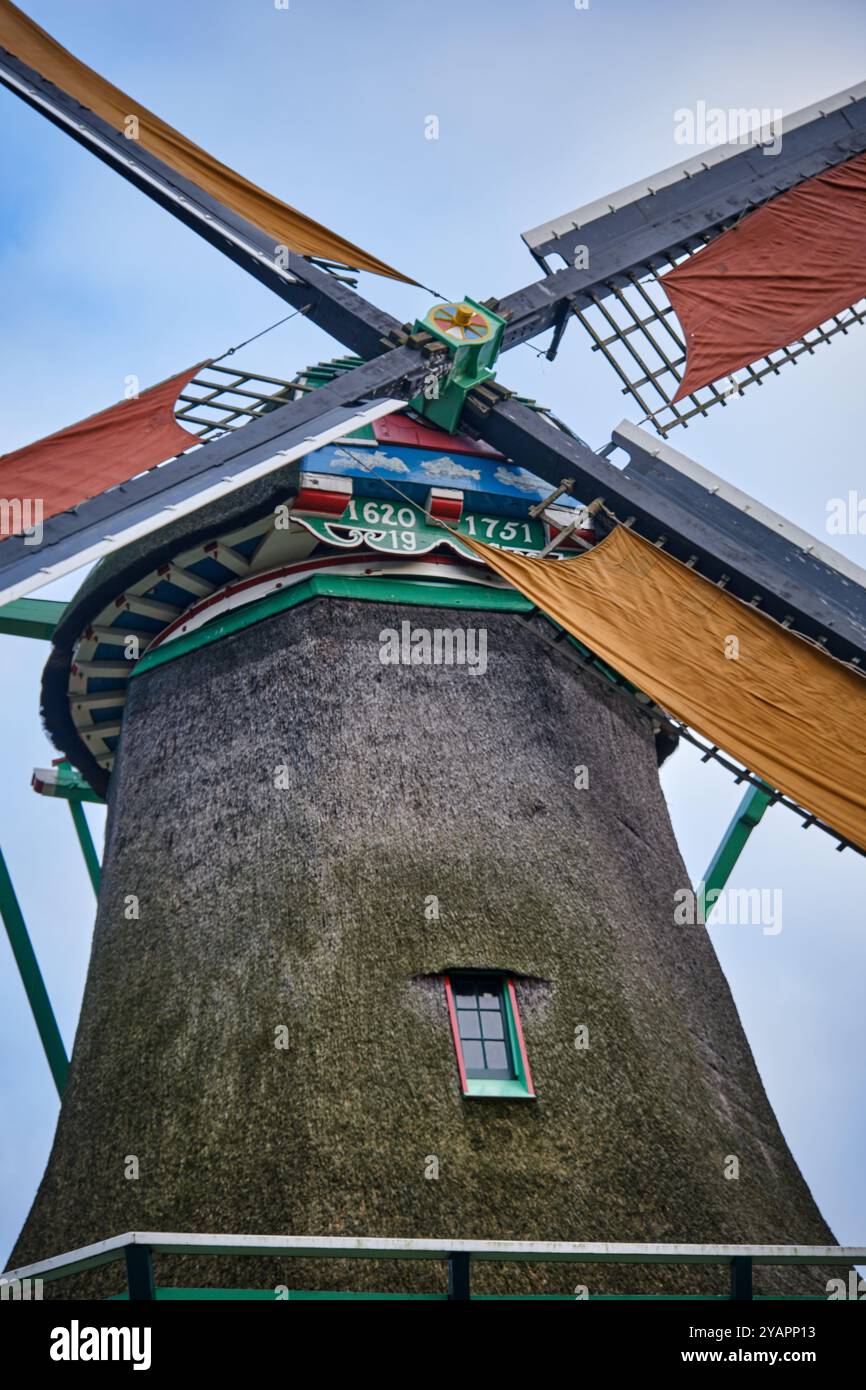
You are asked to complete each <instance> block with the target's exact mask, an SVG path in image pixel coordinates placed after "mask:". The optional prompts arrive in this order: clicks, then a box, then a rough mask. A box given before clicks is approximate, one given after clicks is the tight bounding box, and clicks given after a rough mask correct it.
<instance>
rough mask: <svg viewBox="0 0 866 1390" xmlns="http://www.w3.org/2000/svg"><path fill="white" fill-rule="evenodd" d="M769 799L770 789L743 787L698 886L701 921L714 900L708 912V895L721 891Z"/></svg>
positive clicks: (770, 799) (771, 798)
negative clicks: (742, 792) (735, 807)
mask: <svg viewBox="0 0 866 1390" xmlns="http://www.w3.org/2000/svg"><path fill="white" fill-rule="evenodd" d="M772 800H773V792H772V789H771V788H770V787H768V786H766V785H762V786H760V787H756V786H754V785H753V784H752V783H750V784H749V786H748V787H747V789H746V793H745V795H744V797H743V799H742V801H741V802H740V804H739V806H738V807H737V809H736V811H735V813H734V818H733V820H732V821H731V823H730V825H729V826H728V828H727V830H726V831H725V833H724V835H723V836H722V838H721V841H720V842H719V847H718V849H717V850H716V852H715V854H714V855H713V857H712V859H711V860H710V863H709V866H708V868H707V870H706V872H705V873H704V876H703V878H702V879H701V881H700V883H699V884H698V891H697V896H698V901H699V903H700V908H701V916H702V917H703V918H704V919H706V918H707V917H708V916H709V913H710V912H712V910H713V905H714V903H715V899H714V900H713V903H711V904H710V906H709V911H708V910H707V895H708V894H709V893H716V894H718V893H720V892H721V890H722V889H723V888H724V886H725V884H726V883H727V881H728V879H729V878H730V876H731V873H732V872H733V868H734V865H735V864H736V862H737V860H738V859H739V857H740V855H741V854H742V852H743V850H744V849H745V847H746V843H747V841H748V839H749V836H750V835H751V833H752V831H753V830H754V828H755V826H756V825H757V824H758V823H759V821H760V820H761V818H762V816H763V815H764V812H765V811H766V809H767V807H768V806H769V805H770V804H771V803H772Z"/></svg>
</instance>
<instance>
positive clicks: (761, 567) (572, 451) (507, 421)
mask: <svg viewBox="0 0 866 1390" xmlns="http://www.w3.org/2000/svg"><path fill="white" fill-rule="evenodd" d="M464 419H465V422H466V424H467V425H470V426H471V427H472V428H473V429H474V430H475V431H477V433H478V434H479V435H480V436H481V438H482V439H484V440H485V441H486V442H487V443H488V444H492V445H493V447H494V448H495V449H499V450H500V452H501V453H503V454H505V455H506V456H507V457H509V458H511V459H513V461H514V462H515V463H517V464H521V465H522V466H523V467H524V468H527V469H529V470H530V471H531V472H532V473H535V474H536V475H537V476H538V477H540V478H544V479H545V480H546V481H547V482H549V483H550V484H551V486H552V487H558V486H559V484H560V482H561V481H562V479H563V478H572V479H574V493H575V496H577V497H580V498H581V500H583V501H585V502H591V501H592V500H594V499H596V498H601V499H602V500H603V502H604V505H605V506H606V507H607V508H608V509H609V510H610V511H611V512H612V513H613V514H614V515H615V517H616V518H617V520H618V521H620V522H622V523H626V522H628V523H630V524H631V525H632V527H633V529H634V530H635V531H636V532H637V533H638V534H639V535H641V536H643V537H644V538H645V539H646V540H649V541H652V542H653V543H654V544H657V543H659V544H663V545H664V548H665V550H666V551H667V552H668V553H669V554H671V555H673V556H674V557H675V558H676V559H678V560H680V561H682V562H683V563H684V564H691V565H692V566H693V568H695V569H696V571H697V572H698V573H699V574H702V575H703V576H704V577H705V578H706V579H709V580H711V581H712V582H713V583H719V582H720V581H721V580H724V585H725V588H726V590H727V592H728V593H731V594H733V595H734V596H735V597H737V598H739V599H742V600H743V601H744V602H746V603H753V602H755V601H756V600H757V602H758V604H759V605H760V610H761V611H762V612H763V613H766V614H768V615H769V616H771V617H774V618H776V619H777V620H778V621H779V622H784V623H785V624H786V626H790V627H791V629H792V630H793V631H795V632H798V633H800V634H801V635H803V636H806V637H810V638H812V639H813V640H814V641H820V642H822V643H823V644H824V645H825V647H826V650H827V651H829V652H830V653H831V654H832V655H834V656H836V657H838V658H840V659H841V660H843V661H849V662H859V663H860V664H862V666H863V667H864V669H866V622H861V621H859V620H858V618H857V617H856V616H855V615H854V614H852V612H851V611H850V610H849V609H846V608H844V607H842V606H841V605H840V604H839V603H838V602H837V601H835V599H833V598H832V597H829V596H828V595H825V594H823V593H820V592H818V591H817V590H816V589H815V588H813V587H810V586H809V585H807V584H804V583H803V582H801V581H800V580H799V579H798V578H797V577H796V575H794V574H792V573H791V572H790V570H789V569H788V568H786V567H785V566H784V565H783V564H782V563H780V562H779V560H778V559H777V558H774V557H771V556H769V555H767V554H765V553H763V551H762V550H761V549H760V548H758V547H757V546H752V545H750V544H748V543H747V542H746V541H744V540H743V539H742V538H740V539H738V538H735V537H734V536H732V535H731V534H730V533H729V532H727V531H726V530H725V529H723V527H721V526H719V525H717V524H715V522H714V520H713V519H712V517H711V516H708V515H701V514H699V513H696V512H695V511H693V510H691V509H689V508H688V507H686V506H685V505H683V504H682V503H681V502H680V501H679V500H678V499H677V498H676V496H673V495H667V494H666V493H665V492H664V491H662V490H661V489H659V488H658V487H656V486H653V485H652V483H650V482H648V481H647V480H646V479H645V478H644V477H642V476H640V475H639V474H636V473H627V472H625V471H623V470H620V469H619V468H617V467H615V465H614V464H612V463H610V462H608V460H607V459H606V458H603V457H602V456H601V455H599V454H596V453H594V452H593V450H592V449H590V448H589V446H588V445H586V444H584V443H582V442H581V441H580V440H578V439H575V438H574V437H572V436H570V435H568V434H566V433H565V432H564V431H562V430H560V429H557V428H556V426H555V425H553V424H551V423H550V421H549V420H547V419H545V418H544V416H543V415H541V414H539V413H538V412H537V411H533V410H530V409H529V407H528V406H525V405H521V404H520V403H519V402H518V401H516V400H514V399H513V398H511V397H509V398H508V399H505V400H500V401H499V402H498V403H497V404H495V405H492V404H487V403H480V402H479V400H478V397H477V395H474V394H473V395H470V397H469V400H468V402H467V406H466V410H465V414H464ZM685 655H686V656H687V654H685Z"/></svg>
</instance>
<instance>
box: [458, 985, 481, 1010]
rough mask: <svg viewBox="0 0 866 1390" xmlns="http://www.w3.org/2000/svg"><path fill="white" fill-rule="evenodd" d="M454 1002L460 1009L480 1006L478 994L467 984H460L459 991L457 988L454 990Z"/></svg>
mask: <svg viewBox="0 0 866 1390" xmlns="http://www.w3.org/2000/svg"><path fill="white" fill-rule="evenodd" d="M454 1002H455V1004H456V1005H457V1007H458V1009H477V1008H478V998H477V996H476V995H475V994H474V993H472V992H470V991H469V990H468V989H467V988H466V986H465V985H461V986H460V990H459V992H458V991H457V990H455V991H454Z"/></svg>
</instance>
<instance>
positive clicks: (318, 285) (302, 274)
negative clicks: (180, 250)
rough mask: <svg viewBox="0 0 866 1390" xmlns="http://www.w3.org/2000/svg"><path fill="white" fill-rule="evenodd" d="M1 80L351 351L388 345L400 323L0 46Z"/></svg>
mask: <svg viewBox="0 0 866 1390" xmlns="http://www.w3.org/2000/svg"><path fill="white" fill-rule="evenodd" d="M0 83H2V84H3V86H4V87H7V88H8V89H9V91H11V92H14V93H15V95H16V96H18V97H20V98H21V100H22V101H24V102H26V103H27V105H28V106H31V107H32V108H33V109H34V110H36V111H38V112H39V113H40V114H41V115H43V116H45V117H46V119H47V120H49V121H51V123H52V124H53V125H56V126H58V127H59V128H60V129H61V130H63V131H65V132H66V134H67V135H71V137H72V139H73V140H75V141H77V143H78V144H79V145H83V146H84V147H85V149H88V150H90V151H91V153H92V154H95V155H96V157H97V159H100V160H102V162H103V163H104V164H107V165H108V166H109V167H110V168H112V169H114V170H115V171H116V172H117V173H119V174H120V175H121V176H122V177H123V178H124V179H126V180H127V182H128V183H131V184H134V185H135V187H136V188H138V189H140V190H141V192H143V193H146V194H147V196H148V197H149V198H151V199H152V200H153V202H155V203H158V204H159V206H160V207H162V208H165V209H166V211H168V212H170V213H171V214H172V216H173V217H176V218H177V219H178V221H180V222H183V224H184V225H185V226H187V227H190V228H192V230H193V231H195V232H197V233H198V235H199V236H200V237H203V238H204V240H205V241H207V242H209V243H210V245H211V246H214V247H216V249H217V250H218V251H221V252H222V254H223V255H224V256H227V257H228V258H229V260H231V261H233V262H234V263H235V264H236V265H239V266H240V267H241V268H242V269H243V270H245V271H247V273H248V274H250V275H252V276H253V277H254V279H256V280H258V281H259V282H260V283H261V284H263V285H266V286H267V287H268V289H270V290H273V292H274V293H275V294H277V295H278V296H279V297H280V299H282V300H285V301H286V302H287V303H289V304H292V305H293V306H294V307H295V308H297V309H302V310H304V312H305V315H306V317H307V318H309V319H311V320H312V322H313V323H316V324H318V326H319V327H320V328H322V329H324V331H325V332H326V333H329V334H330V335H331V336H332V337H333V338H336V339H337V341H338V342H340V343H342V344H343V345H344V346H345V347H347V348H349V349H350V350H351V351H352V352H356V353H358V355H359V356H360V357H364V358H370V357H375V356H376V355H377V354H378V353H380V352H382V351H384V350H385V349H386V348H387V347H388V346H389V345H390V344H389V343H387V342H383V339H386V338H388V335H389V334H390V333H392V332H393V331H394V330H395V329H397V330H399V328H400V324H399V323H398V322H397V320H396V319H395V318H393V317H392V315H390V314H386V313H385V312H384V311H383V310H381V309H377V308H376V306H375V305H373V304H370V303H368V301H367V300H366V299H364V298H363V296H362V295H359V294H357V293H356V292H355V291H354V290H352V289H351V288H350V287H349V286H348V285H346V284H344V283H343V282H342V281H340V280H338V279H336V278H335V276H333V275H330V274H328V272H327V271H325V270H321V269H320V268H319V267H318V266H315V265H311V264H310V262H309V261H308V260H306V259H305V258H304V257H303V256H300V255H298V254H297V253H296V252H294V251H289V250H288V249H287V248H285V247H276V246H275V245H274V243H273V239H272V238H270V237H269V236H268V235H267V233H265V232H263V231H261V230H260V229H259V228H258V227H255V226H253V224H252V223H250V222H247V221H246V220H245V219H244V218H243V217H240V216H239V215H238V214H237V213H235V212H234V211H233V210H231V209H230V208H227V207H225V206H223V205H222V204H221V203H218V202H217V201H216V200H215V199H214V198H212V197H211V196H210V195H209V194H207V193H205V192H204V191H203V190H202V189H200V188H199V187H197V185H196V184H194V183H192V182H190V181H189V180H188V179H186V178H184V177H183V175H182V174H179V173H177V172H176V171H175V170H174V169H172V168H170V167H169V166H168V165H167V164H164V163H163V162H162V161H161V160H160V159H157V158H156V156H155V155H152V154H150V153H149V152H148V151H147V150H145V149H143V148H142V146H141V145H140V144H139V143H138V142H137V141H135V140H127V139H126V138H125V136H123V135H121V134H120V133H119V132H118V131H116V130H114V129H113V127H112V126H110V125H108V124H107V123H106V122H105V121H103V120H102V119H101V118H100V117H99V116H96V115H94V114H93V112H92V111H88V110H87V109H86V107H83V106H79V104H78V102H76V101H75V100H74V99H73V98H72V97H70V96H68V95H67V94H66V93H65V92H62V91H60V90H59V88H57V87H55V86H54V85H53V84H52V83H50V82H47V81H46V80H45V79H44V78H43V77H41V76H40V75H39V73H37V72H34V70H33V69H32V68H29V67H27V66H26V65H25V64H24V63H22V62H20V61H19V60H18V59H17V58H14V57H13V56H12V55H11V54H9V53H7V52H6V50H5V49H0Z"/></svg>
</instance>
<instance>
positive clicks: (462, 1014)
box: [457, 1009, 481, 1038]
mask: <svg viewBox="0 0 866 1390" xmlns="http://www.w3.org/2000/svg"><path fill="white" fill-rule="evenodd" d="M457 1027H458V1029H459V1031H460V1036H461V1038H480V1037H481V1019H480V1018H479V1017H478V1014H477V1013H476V1011H475V1010H474V1009H460V1010H459V1011H458V1014H457Z"/></svg>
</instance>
